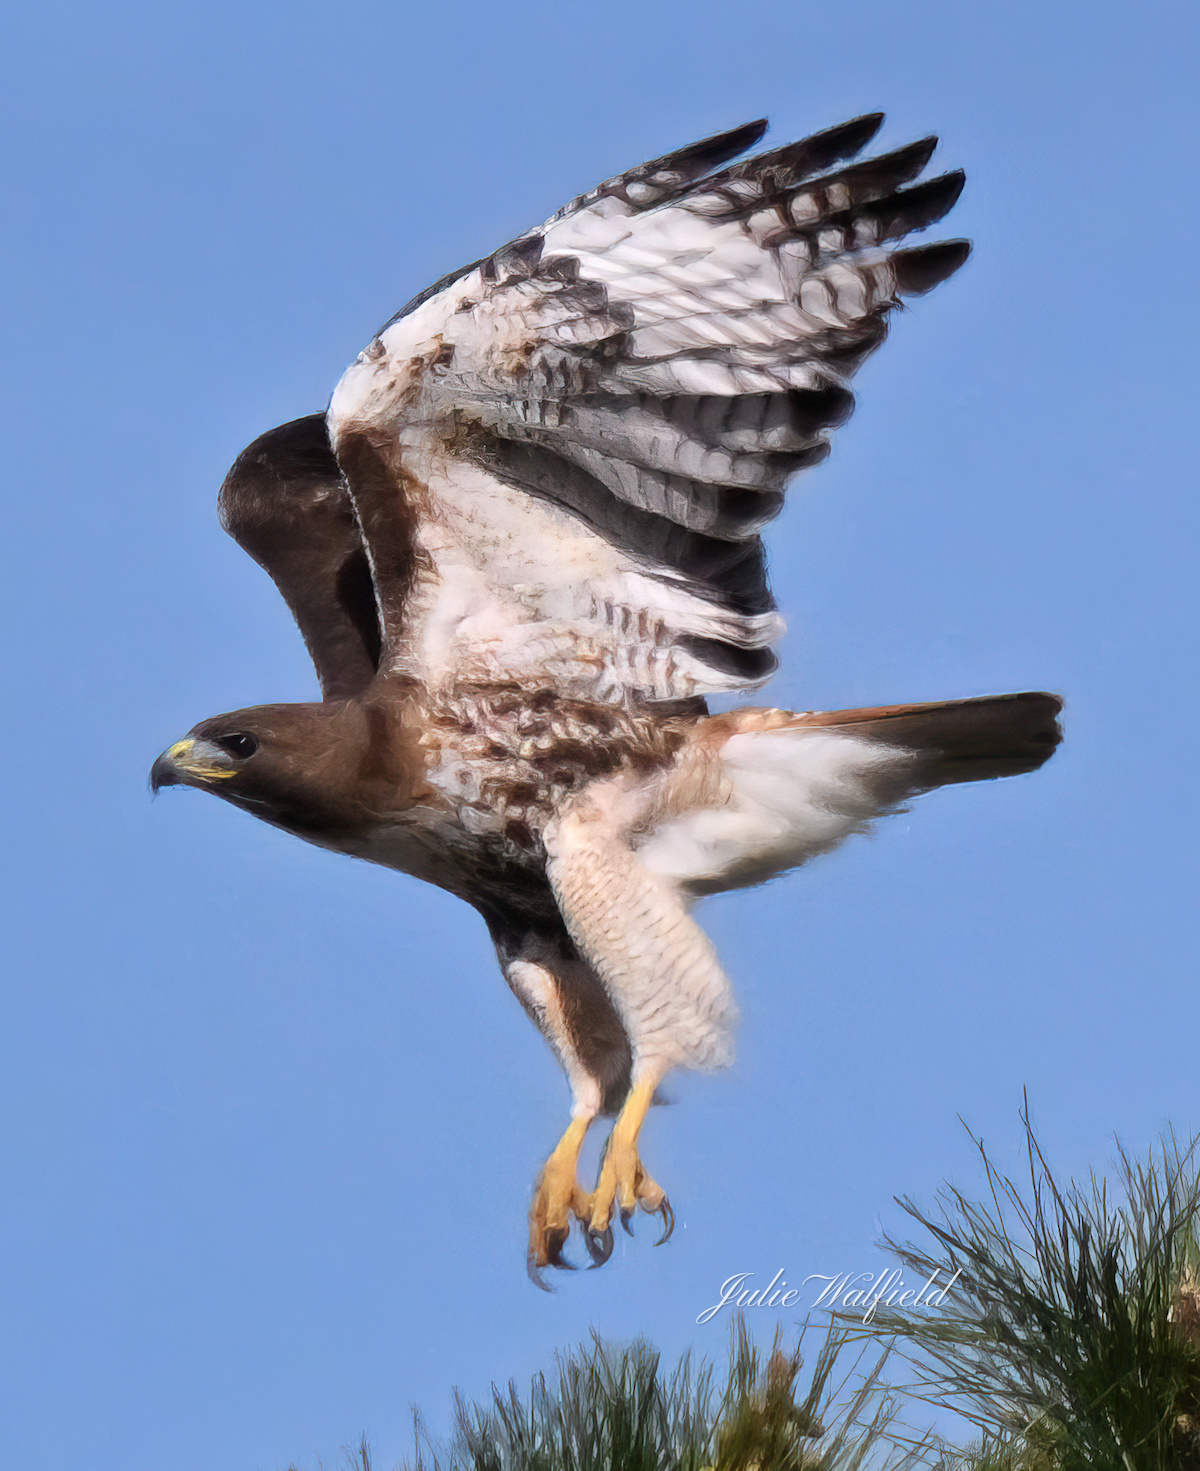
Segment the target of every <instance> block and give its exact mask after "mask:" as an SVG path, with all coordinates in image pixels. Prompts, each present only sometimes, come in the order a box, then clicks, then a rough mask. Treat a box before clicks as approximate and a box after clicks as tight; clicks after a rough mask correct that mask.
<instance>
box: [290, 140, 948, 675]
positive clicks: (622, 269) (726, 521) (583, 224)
mask: <svg viewBox="0 0 1200 1471" xmlns="http://www.w3.org/2000/svg"><path fill="white" fill-rule="evenodd" d="M880 121H881V119H880V118H879V117H878V116H871V117H867V118H860V119H857V120H855V121H853V122H850V123H847V124H845V125H843V126H842V127H839V128H834V129H831V130H830V131H828V132H826V133H822V134H818V135H817V136H815V137H813V138H810V139H806V140H804V141H803V142H800V143H795V144H791V145H789V146H787V147H785V148H781V149H777V150H775V151H773V152H769V153H764V154H760V155H758V156H757V157H754V158H751V159H749V160H747V161H744V162H742V163H738V164H734V165H732V166H729V167H724V168H722V167H721V165H723V164H725V162H726V161H727V160H728V159H729V158H731V157H733V156H735V155H736V154H738V153H740V152H742V151H743V150H744V149H745V148H747V147H749V146H750V145H752V144H753V143H754V142H756V141H757V140H758V138H759V137H761V135H762V132H763V129H764V127H765V124H762V123H755V124H751V125H749V126H748V127H746V128H741V129H738V130H736V131H734V132H732V133H728V134H725V135H723V136H721V137H719V138H714V139H710V140H707V141H706V142H703V143H699V144H696V145H693V146H692V147H690V148H687V149H684V150H682V151H681V152H679V153H676V154H672V155H670V156H668V157H666V158H663V159H659V160H656V161H654V162H652V163H648V164H643V165H641V166H640V167H639V168H636V169H633V170H631V171H630V172H629V173H627V174H625V175H623V176H621V177H620V178H617V179H614V180H610V181H609V182H607V183H605V184H602V185H600V186H599V187H598V188H597V189H594V190H592V191H591V193H589V194H586V195H582V196H581V197H580V198H578V199H576V200H574V201H573V202H572V203H571V204H570V205H568V206H567V207H566V208H565V209H563V210H561V211H559V213H558V214H556V215H555V216H553V217H552V218H551V219H550V220H549V221H548V222H547V223H546V225H545V226H543V227H541V228H540V229H538V230H535V231H532V232H530V233H529V234H527V235H525V236H523V237H521V238H520V239H519V240H516V241H514V242H512V243H511V244H509V245H507V246H505V247H504V248H503V249H502V250H500V251H497V252H496V253H495V254H494V255H492V256H490V257H488V258H487V259H486V260H483V261H480V262H476V263H475V264H474V265H472V266H470V267H467V268H465V270H464V271H462V272H460V273H458V274H457V275H456V276H453V277H449V278H447V279H446V280H445V281H443V282H439V283H438V284H437V286H436V287H434V288H431V289H430V291H429V292H427V293H424V294H423V295H422V296H419V297H417V298H416V299H415V300H414V301H413V302H412V303H410V304H409V306H408V307H406V308H405V309H404V310H403V311H402V312H401V313H400V314H399V315H398V316H397V317H395V318H393V319H392V320H391V321H390V322H389V323H388V324H387V326H386V327H385V328H384V329H383V330H382V331H381V333H380V334H379V336H378V337H377V338H376V339H375V341H374V342H372V343H371V345H370V346H369V347H368V348H367V350H366V351H365V352H364V353H363V354H362V355H361V356H360V357H359V359H358V361H357V362H356V363H355V364H354V365H353V366H352V367H351V368H350V369H349V370H348V371H347V373H346V374H345V376H344V377H343V379H342V381H341V383H340V384H339V386H338V389H337V391H336V392H335V394H334V397H333V401H332V403H331V407H330V414H329V427H330V435H331V439H332V441H333V444H334V447H335V449H336V451H337V456H338V460H339V461H340V463H341V466H342V469H343V470H344V471H345V473H346V476H347V479H348V482H349V487H350V491H351V494H352V496H353V501H354V506H355V510H356V511H357V514H358V521H359V524H360V526H361V527H362V530H363V534H364V540H365V543H366V548H367V551H368V553H369V555H370V559H371V565H372V570H373V573H374V580H375V585H376V591H377V596H378V601H379V608H380V613H381V621H382V627H383V639H384V653H383V657H384V660H385V663H386V665H387V667H388V668H389V669H390V670H393V671H396V672H399V673H404V674H407V675H409V676H412V677H414V678H417V679H419V680H420V681H422V682H423V683H424V684H426V685H427V686H428V687H430V688H432V689H435V690H436V689H443V690H449V689H451V688H453V687H456V686H462V685H464V684H473V683H485V684H496V683H508V684H512V683H516V684H518V685H521V686H526V687H527V686H530V685H535V686H539V687H550V688H553V689H555V690H557V691H558V692H560V693H562V694H570V695H574V696H577V697H582V698H594V699H601V700H610V701H616V700H624V699H629V698H633V699H640V700H660V701H661V700H676V699H683V698H687V697H690V696H693V695H703V694H706V693H710V692H715V691H721V690H732V689H738V688H746V687H750V686H753V685H754V684H757V683H760V682H761V681H762V680H763V679H765V678H766V677H767V676H768V675H769V674H770V672H771V670H772V669H773V668H774V664H775V659H774V655H773V653H772V652H771V645H772V643H773V642H774V641H775V639H776V638H777V637H778V635H779V632H780V630H781V623H780V620H779V618H778V616H777V615H776V614H775V613H774V604H773V601H772V599H771V595H770V591H769V589H768V586H767V580H766V573H765V563H764V557H763V548H762V543H761V541H760V538H759V531H760V529H761V528H762V527H763V525H764V524H765V523H766V522H767V521H769V520H770V519H771V518H772V517H773V516H775V515H776V514H777V513H778V511H779V509H780V507H781V505H782V498H783V489H784V485H785V482H786V481H787V478H788V476H789V475H791V474H792V473H793V472H794V471H795V470H797V469H800V468H802V467H804V466H807V465H811V464H814V463H815V462H817V461H818V460H820V459H821V458H823V457H824V455H825V453H826V452H827V445H826V431H827V430H828V429H829V428H830V427H831V426H832V425H834V424H837V423H839V422H841V420H842V419H844V418H845V417H846V415H847V413H848V412H849V409H850V407H851V404H852V400H851V396H850V393H849V390H848V387H847V383H848V380H849V377H850V375H851V374H852V373H853V371H854V370H855V369H856V368H857V366H858V364H859V363H860V362H861V361H862V360H863V358H864V357H865V356H866V355H867V354H868V353H869V352H870V351H871V350H872V349H873V348H874V347H876V346H877V345H878V344H879V343H880V341H882V339H883V336H884V333H885V330H886V317H887V313H888V311H889V310H890V309H891V308H892V307H893V306H895V305H896V304H897V301H898V299H899V297H900V296H902V295H904V294H909V293H919V292H922V291H925V290H928V289H929V288H930V287H932V286H933V285H935V284H936V283H937V282H939V281H941V280H943V279H944V278H945V277H946V276H948V275H949V274H951V272H952V271H954V270H955V269H956V268H957V267H958V266H959V265H960V264H961V263H962V261H963V260H964V259H965V258H966V255H967V252H968V246H967V245H966V243H965V242H961V241H958V242H951V243H946V244H939V245H933V246H930V247H926V248H923V249H902V250H897V249H892V248H891V242H893V241H895V240H897V239H899V238H900V237H902V236H904V235H905V234H907V233H909V232H910V231H913V230H916V229H920V228H923V227H924V226H926V225H928V224H930V223H931V222H932V221H934V220H936V219H938V218H940V217H941V216H942V215H943V214H944V213H945V212H946V210H947V209H949V208H950V206H951V205H952V204H953V202H954V200H955V199H956V198H957V197H958V194H959V191H960V189H961V187H962V176H961V175H960V174H958V173H953V174H946V175H943V176H942V177H940V178H935V179H933V180H931V181H928V182H926V183H923V184H918V185H916V186H915V187H910V188H906V187H904V186H905V185H908V184H910V183H911V181H912V180H913V179H914V178H915V177H916V176H917V175H918V174H919V173H920V172H921V170H922V169H923V168H924V166H925V164H926V163H927V162H928V160H929V157H930V155H931V153H932V151H933V147H934V141H935V140H933V139H926V140H924V141H922V142H920V143H916V144H913V145H911V146H910V147H908V148H904V149H901V150H899V151H897V152H895V153H891V154H888V155H886V156H883V157H879V158H875V159H872V160H870V161H868V162H865V163H857V164H851V165H849V166H846V167H840V168H835V165H837V164H838V163H839V162H840V161H841V160H843V159H845V158H847V157H849V156H851V155H853V154H855V153H857V152H858V150H859V149H860V148H862V147H863V145H864V144H865V143H866V142H867V141H868V140H869V139H870V138H871V136H872V135H873V134H874V133H875V131H876V130H877V128H878V126H879V123H880ZM714 170H715V171H714ZM309 641H310V645H311V644H312V639H311V637H310V640H309Z"/></svg>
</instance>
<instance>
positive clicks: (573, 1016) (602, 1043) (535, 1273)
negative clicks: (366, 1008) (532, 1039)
mask: <svg viewBox="0 0 1200 1471" xmlns="http://www.w3.org/2000/svg"><path fill="white" fill-rule="evenodd" d="M492 937H493V940H494V941H495V944H496V950H497V954H498V956H499V959H500V965H501V968H502V970H503V971H504V975H505V978H506V979H507V981H508V983H509V985H510V986H511V987H512V989H513V992H514V993H515V994H516V996H517V998H518V999H519V1000H520V1002H521V1004H522V1005H523V1006H524V1007H525V1010H526V1011H527V1012H528V1013H529V1015H530V1016H531V1017H532V1018H533V1020H534V1022H535V1023H536V1024H537V1027H538V1029H539V1030H540V1031H541V1033H542V1035H543V1036H544V1037H546V1039H547V1040H548V1041H549V1042H550V1044H551V1046H552V1047H553V1048H554V1051H555V1052H556V1053H557V1055H558V1059H559V1062H560V1063H561V1064H562V1067H563V1070H564V1072H565V1073H566V1074H567V1079H568V1082H569V1083H570V1086H571V1094H572V1099H573V1102H572V1108H571V1122H570V1123H569V1124H568V1126H567V1128H566V1130H565V1131H564V1133H563V1135H562V1137H561V1138H560V1139H559V1141H558V1143H557V1145H556V1146H555V1148H554V1150H553V1151H552V1152H551V1154H550V1156H549V1158H548V1159H547V1160H546V1163H545V1164H544V1165H543V1167H542V1170H541V1173H540V1174H539V1175H538V1178H537V1182H536V1184H535V1185H534V1190H533V1198H532V1200H531V1201H530V1206H529V1257H528V1264H529V1274H530V1276H531V1277H532V1278H533V1280H534V1282H535V1283H537V1285H538V1286H539V1287H545V1286H546V1284H545V1282H544V1281H543V1280H542V1277H541V1271H542V1269H543V1268H544V1267H568V1266H570V1263H569V1262H567V1261H566V1260H565V1259H564V1257H563V1254H562V1253H563V1248H564V1247H565V1246H566V1243H567V1238H568V1236H569V1235H570V1230H571V1220H572V1218H574V1219H575V1220H577V1221H579V1222H580V1224H581V1225H582V1226H583V1227H584V1232H585V1241H586V1243H587V1246H588V1250H589V1254H590V1255H591V1256H592V1259H593V1261H596V1260H603V1259H604V1258H603V1257H599V1258H598V1257H597V1253H596V1250H595V1249H594V1245H593V1239H592V1237H591V1236H590V1235H588V1234H587V1228H588V1227H589V1226H590V1223H591V1220H592V1202H593V1197H592V1195H591V1193H590V1192H589V1191H586V1190H584V1189H583V1187H582V1186H581V1185H580V1183H579V1178H578V1171H579V1152H580V1150H581V1149H582V1147H583V1142H584V1140H585V1139H586V1137H587V1132H588V1129H589V1127H590V1125H591V1123H592V1121H593V1119H595V1117H596V1115H597V1114H599V1113H602V1112H609V1113H611V1112H614V1111H615V1110H616V1108H617V1107H618V1106H619V1103H620V1100H621V1099H622V1098H623V1097H624V1096H625V1094H626V1092H627V1091H628V1088H629V1067H630V1052H629V1043H628V1040H627V1038H626V1036H625V1033H624V1030H623V1029H622V1026H621V1023H620V1020H619V1018H618V1016H617V1014H616V1012H615V1011H614V1009H613V1006H612V1003H611V1002H610V1000H609V998H608V995H607V993H606V991H605V989H604V987H603V986H602V985H601V983H600V981H599V979H598V978H597V976H596V975H595V973H594V972H593V971H592V970H591V968H590V967H589V966H588V965H587V964H585V962H584V961H583V960H581V959H580V957H579V956H578V954H577V953H576V952H575V948H574V946H573V945H572V944H571V941H570V939H569V938H568V937H567V935H566V934H564V933H561V932H559V933H557V934H551V933H548V932H544V931H542V930H540V929H539V930H525V931H523V932H522V931H520V930H514V929H513V928H510V927H507V926H502V925H498V924H493V926H492Z"/></svg>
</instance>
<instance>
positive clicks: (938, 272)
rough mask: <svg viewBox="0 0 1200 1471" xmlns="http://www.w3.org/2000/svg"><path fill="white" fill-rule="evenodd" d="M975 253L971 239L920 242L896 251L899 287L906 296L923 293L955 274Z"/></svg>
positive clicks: (897, 285)
mask: <svg viewBox="0 0 1200 1471" xmlns="http://www.w3.org/2000/svg"><path fill="white" fill-rule="evenodd" d="M970 254H971V242H970V241H969V240H943V241H941V242H940V243H939V244H937V245H918V246H915V247H914V248H913V249H911V250H897V251H895V252H894V253H893V255H892V258H891V259H892V269H893V270H894V271H895V273H896V290H897V292H898V293H899V294H900V295H902V296H923V295H924V294H925V292H926V291H932V290H933V288H934V287H935V286H940V285H941V283H942V282H943V281H945V280H946V279H947V278H948V277H950V276H953V274H954V273H955V271H957V270H958V268H959V266H961V265H962V264H963V262H964V261H965V260H966V258H967V256H969V255H970Z"/></svg>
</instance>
